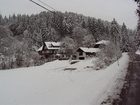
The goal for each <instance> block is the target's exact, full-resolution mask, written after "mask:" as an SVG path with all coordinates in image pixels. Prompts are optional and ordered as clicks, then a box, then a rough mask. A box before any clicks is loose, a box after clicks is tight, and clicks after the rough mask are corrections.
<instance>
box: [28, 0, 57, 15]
mask: <svg viewBox="0 0 140 105" xmlns="http://www.w3.org/2000/svg"><path fill="white" fill-rule="evenodd" d="M29 1H31V2H33V3H34V4H36V5H38V6H40V7H42V8H44V9H45V10H47V11H49V12H51V13H55V12H54V11H51V10H50V9H48V8H46V7H44V6H42V5H40V4H39V3H37V2H35V1H33V0H29Z"/></svg>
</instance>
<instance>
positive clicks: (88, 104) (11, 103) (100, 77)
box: [0, 54, 129, 105]
mask: <svg viewBox="0 0 140 105" xmlns="http://www.w3.org/2000/svg"><path fill="white" fill-rule="evenodd" d="M128 61H129V57H128V55H127V54H123V57H122V58H121V59H120V61H119V66H118V63H117V62H115V63H114V64H112V65H111V66H109V67H108V68H106V69H104V70H99V71H96V70H92V68H87V66H89V67H90V66H92V65H93V64H92V60H85V61H80V62H78V63H76V64H73V65H70V64H69V61H58V60H56V61H53V62H49V63H46V64H44V65H42V66H38V67H30V68H21V69H15V70H7V71H0V105H99V104H100V103H101V102H102V101H103V100H104V99H105V98H106V97H107V95H108V93H110V92H112V91H113V89H114V86H116V83H117V79H118V78H121V77H124V75H125V74H126V71H127V70H126V69H127V66H128ZM66 68H76V70H73V71H70V70H65V71H64V69H66ZM117 85H119V84H118V83H117Z"/></svg>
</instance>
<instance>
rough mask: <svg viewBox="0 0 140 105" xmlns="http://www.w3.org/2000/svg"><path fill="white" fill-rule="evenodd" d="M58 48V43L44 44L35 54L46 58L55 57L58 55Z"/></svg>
mask: <svg viewBox="0 0 140 105" xmlns="http://www.w3.org/2000/svg"><path fill="white" fill-rule="evenodd" d="M60 46H61V43H60V42H44V43H43V45H42V46H41V47H40V48H39V49H38V50H37V52H38V53H39V54H40V55H43V56H45V57H46V58H47V57H49V56H56V55H59V54H58V52H59V50H60Z"/></svg>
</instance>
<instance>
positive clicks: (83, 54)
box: [76, 47, 100, 60]
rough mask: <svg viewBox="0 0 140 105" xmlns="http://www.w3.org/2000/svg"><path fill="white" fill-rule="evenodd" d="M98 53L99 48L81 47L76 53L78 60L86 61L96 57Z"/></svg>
mask: <svg viewBox="0 0 140 105" xmlns="http://www.w3.org/2000/svg"><path fill="white" fill-rule="evenodd" d="M98 52H100V49H99V48H87V47H79V48H78V49H77V51H76V56H77V59H80V60H84V59H87V58H89V57H93V56H96V54H97V53H98Z"/></svg>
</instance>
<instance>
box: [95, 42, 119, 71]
mask: <svg viewBox="0 0 140 105" xmlns="http://www.w3.org/2000/svg"><path fill="white" fill-rule="evenodd" d="M97 57H98V60H97V61H96V62H95V68H94V69H96V70H99V69H102V68H105V67H107V66H109V65H110V64H112V63H113V62H115V61H117V60H118V59H119V58H120V57H121V50H120V48H119V46H116V45H115V44H114V43H110V44H109V45H107V46H106V47H104V48H103V49H101V51H100V52H99V53H98V54H97ZM118 63H119V62H118Z"/></svg>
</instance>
